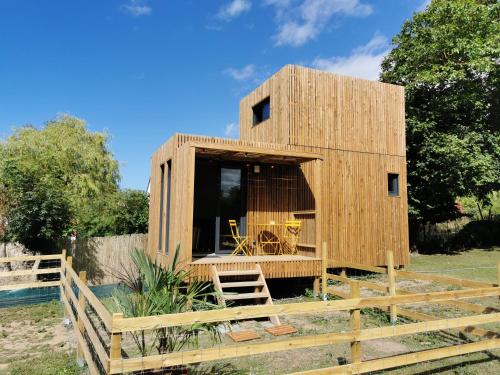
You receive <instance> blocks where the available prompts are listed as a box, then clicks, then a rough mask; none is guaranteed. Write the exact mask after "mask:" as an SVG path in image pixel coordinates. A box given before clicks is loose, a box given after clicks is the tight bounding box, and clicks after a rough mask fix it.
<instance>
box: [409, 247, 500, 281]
mask: <svg viewBox="0 0 500 375" xmlns="http://www.w3.org/2000/svg"><path fill="white" fill-rule="evenodd" d="M498 262H500V247H494V248H491V249H487V250H480V249H473V250H467V251H463V252H460V253H456V254H452V255H446V254H437V255H420V254H417V255H412V257H411V264H410V266H409V267H408V269H409V270H410V271H416V272H433V273H439V274H446V275H450V276H453V277H458V278H463V279H471V280H479V281H488V282H492V283H494V282H498V272H497V264H498Z"/></svg>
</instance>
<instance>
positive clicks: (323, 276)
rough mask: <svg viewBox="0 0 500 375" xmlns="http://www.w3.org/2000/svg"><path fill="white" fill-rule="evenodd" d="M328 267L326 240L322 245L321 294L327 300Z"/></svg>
mask: <svg viewBox="0 0 500 375" xmlns="http://www.w3.org/2000/svg"><path fill="white" fill-rule="evenodd" d="M327 267H328V260H327V256H326V241H324V242H323V246H322V247H321V296H322V297H323V301H326V295H327V293H326V287H327V283H328V279H327V276H326V269H327Z"/></svg>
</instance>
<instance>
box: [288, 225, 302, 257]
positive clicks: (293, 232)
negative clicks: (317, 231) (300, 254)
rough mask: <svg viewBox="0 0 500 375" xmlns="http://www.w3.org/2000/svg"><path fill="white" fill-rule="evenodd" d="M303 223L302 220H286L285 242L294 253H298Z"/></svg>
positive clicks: (291, 252)
mask: <svg viewBox="0 0 500 375" xmlns="http://www.w3.org/2000/svg"><path fill="white" fill-rule="evenodd" d="M301 223H302V222H301V221H300V220H287V221H285V236H284V237H285V242H286V244H287V248H288V249H289V251H290V254H292V255H295V254H297V245H298V243H299V235H300V226H301Z"/></svg>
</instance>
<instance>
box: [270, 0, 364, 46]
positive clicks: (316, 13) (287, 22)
mask: <svg viewBox="0 0 500 375" xmlns="http://www.w3.org/2000/svg"><path fill="white" fill-rule="evenodd" d="M265 3H266V4H267V5H272V6H274V7H275V9H276V19H277V21H278V31H277V33H276V35H275V36H274V41H275V45H277V46H283V45H290V46H293V47H298V46H301V45H303V44H305V43H307V42H309V41H310V40H313V39H315V38H316V37H317V36H318V35H319V34H320V33H321V32H322V31H323V29H324V28H325V26H326V25H328V23H329V21H330V19H331V18H332V17H333V15H335V14H339V15H346V16H353V17H354V16H355V17H362V16H367V15H369V14H371V13H372V12H373V9H372V7H371V6H370V5H368V4H364V3H362V2H361V0H304V1H302V2H301V3H300V4H299V5H297V6H293V3H292V2H291V1H287V0H266V1H265Z"/></svg>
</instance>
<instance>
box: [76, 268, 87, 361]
mask: <svg viewBox="0 0 500 375" xmlns="http://www.w3.org/2000/svg"><path fill="white" fill-rule="evenodd" d="M78 278H79V279H80V280H81V282H82V283H84V284H87V272H86V271H80V273H79V274H78ZM78 306H80V308H81V311H85V297H84V295H83V293H82V292H81V291H78ZM77 321H78V330H79V331H80V333H81V334H82V336H84V329H85V328H84V325H83V320H82V317H81V316H80V313H78V319H77ZM77 356H78V358H79V359H81V360H84V354H83V348H82V347H81V346H80V345H78V350H77Z"/></svg>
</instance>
